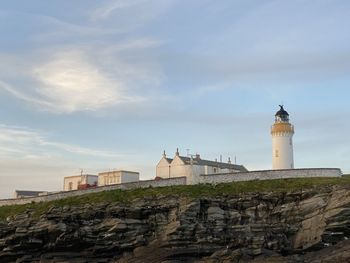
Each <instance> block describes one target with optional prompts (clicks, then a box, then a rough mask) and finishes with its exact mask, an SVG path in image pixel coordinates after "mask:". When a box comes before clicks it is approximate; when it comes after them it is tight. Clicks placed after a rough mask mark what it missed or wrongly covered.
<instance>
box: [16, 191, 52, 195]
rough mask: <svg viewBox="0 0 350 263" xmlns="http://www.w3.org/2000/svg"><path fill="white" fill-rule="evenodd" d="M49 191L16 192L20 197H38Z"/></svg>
mask: <svg viewBox="0 0 350 263" xmlns="http://www.w3.org/2000/svg"><path fill="white" fill-rule="evenodd" d="M46 192H47V191H27V190H15V193H16V194H17V195H20V196H38V195H39V194H41V193H46Z"/></svg>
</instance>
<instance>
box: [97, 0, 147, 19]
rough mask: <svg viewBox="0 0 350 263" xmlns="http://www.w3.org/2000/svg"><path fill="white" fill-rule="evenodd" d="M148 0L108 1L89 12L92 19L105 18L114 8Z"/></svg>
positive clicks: (126, 6) (121, 7) (130, 5)
mask: <svg viewBox="0 0 350 263" xmlns="http://www.w3.org/2000/svg"><path fill="white" fill-rule="evenodd" d="M147 1H149V0H117V1H110V2H109V3H108V4H106V5H104V6H102V7H100V8H98V9H96V10H95V11H94V12H92V14H91V19H92V20H95V21H96V20H101V19H105V18H107V17H108V16H110V15H111V14H112V13H113V12H114V11H115V10H118V9H123V8H128V7H132V6H135V5H137V4H140V3H144V2H147Z"/></svg>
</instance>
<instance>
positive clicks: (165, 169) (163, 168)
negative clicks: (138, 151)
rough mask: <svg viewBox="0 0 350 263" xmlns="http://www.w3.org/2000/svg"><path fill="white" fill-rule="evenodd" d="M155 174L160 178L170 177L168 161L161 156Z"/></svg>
mask: <svg viewBox="0 0 350 263" xmlns="http://www.w3.org/2000/svg"><path fill="white" fill-rule="evenodd" d="M156 170H157V171H156V176H157V177H160V178H164V179H166V178H170V163H169V162H168V161H167V160H166V159H165V158H164V157H163V158H162V159H161V160H160V162H159V163H158V165H157V168H156Z"/></svg>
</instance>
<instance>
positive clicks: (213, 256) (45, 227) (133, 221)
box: [0, 186, 350, 263]
mask: <svg viewBox="0 0 350 263" xmlns="http://www.w3.org/2000/svg"><path fill="white" fill-rule="evenodd" d="M348 237H350V187H348V186H338V187H320V188H315V189H312V190H304V191H302V192H294V193H260V194H253V193H252V194H242V195H237V196H230V197H217V198H200V199H195V200H190V199H188V198H176V197H154V198H147V199H140V200H136V201H134V202H133V203H131V204H128V205H127V204H98V205H89V204H86V205H83V206H80V207H68V206H67V207H53V208H51V209H50V210H49V211H47V212H45V213H44V214H43V215H42V216H41V217H40V218H35V217H33V216H32V211H27V212H26V213H24V214H20V215H17V216H15V217H13V218H8V219H7V220H6V221H2V222H1V221H0V262H120V263H122V262H125V263H126V262H198V263H199V262H335V261H337V262H350V241H347V239H348Z"/></svg>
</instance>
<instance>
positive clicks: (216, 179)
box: [197, 168, 342, 184]
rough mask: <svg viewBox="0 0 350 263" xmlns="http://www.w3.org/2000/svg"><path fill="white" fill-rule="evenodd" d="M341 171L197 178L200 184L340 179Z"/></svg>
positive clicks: (285, 172)
mask: <svg viewBox="0 0 350 263" xmlns="http://www.w3.org/2000/svg"><path fill="white" fill-rule="evenodd" d="M341 176H342V171H341V170H340V169H338V168H315V169H292V170H264V171H253V172H245V173H229V174H215V175H201V176H199V177H198V178H197V182H198V183H200V184H219V183H230V182H241V181H253V180H273V179H288V178H310V177H341Z"/></svg>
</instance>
